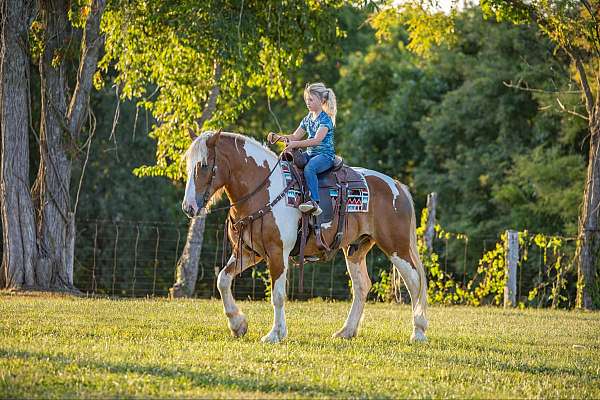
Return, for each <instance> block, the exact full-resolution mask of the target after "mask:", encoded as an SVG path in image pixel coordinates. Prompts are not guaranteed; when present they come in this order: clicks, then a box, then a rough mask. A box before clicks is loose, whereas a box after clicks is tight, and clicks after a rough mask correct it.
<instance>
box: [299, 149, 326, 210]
mask: <svg viewBox="0 0 600 400" xmlns="http://www.w3.org/2000/svg"><path fill="white" fill-rule="evenodd" d="M331 167H333V159H332V158H329V157H327V156H325V155H323V154H317V155H313V156H308V163H307V164H306V166H305V167H304V178H305V179H306V184H307V185H308V190H309V191H310V198H311V199H313V201H316V202H318V201H319V182H318V180H317V174H320V173H321V172H324V171H327V170H328V169H329V168H331Z"/></svg>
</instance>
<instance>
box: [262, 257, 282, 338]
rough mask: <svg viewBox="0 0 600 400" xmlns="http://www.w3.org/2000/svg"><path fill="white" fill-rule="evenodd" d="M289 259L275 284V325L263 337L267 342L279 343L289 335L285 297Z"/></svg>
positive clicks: (273, 298) (273, 299)
mask: <svg viewBox="0 0 600 400" xmlns="http://www.w3.org/2000/svg"><path fill="white" fill-rule="evenodd" d="M287 264H288V263H287V259H286V260H285V266H284V268H283V272H282V273H281V275H280V276H279V278H277V280H276V281H275V284H274V285H273V292H272V293H271V303H272V304H273V327H272V328H271V331H270V332H269V333H268V334H266V335H265V336H263V338H262V339H261V340H262V341H263V342H265V343H278V342H280V341H282V340H283V339H284V338H285V337H286V336H287V326H286V323H285V309H284V304H285V298H286V290H285V289H286V284H287V267H288V266H287Z"/></svg>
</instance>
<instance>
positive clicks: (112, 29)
mask: <svg viewBox="0 0 600 400" xmlns="http://www.w3.org/2000/svg"><path fill="white" fill-rule="evenodd" d="M338 5H339V2H338V1H333V0H332V1H326V2H313V1H300V0H298V1H290V2H287V3H281V2H276V1H265V2H250V3H248V2H243V1H236V0H232V1H227V2H203V3H198V2H196V1H184V2H165V1H149V2H147V1H134V2H129V1H115V2H113V3H112V4H111V7H109V8H108V9H107V10H106V12H105V16H104V18H103V30H104V31H105V32H106V37H107V39H106V54H105V57H104V58H103V60H102V62H101V65H102V66H103V68H104V70H105V71H106V70H107V68H108V66H109V65H110V64H111V62H112V63H114V64H113V65H114V67H115V68H116V70H117V72H118V75H117V77H116V82H117V84H118V85H119V87H120V94H121V96H122V97H124V98H128V99H131V98H136V99H140V101H139V103H138V105H139V106H141V107H144V108H146V109H147V110H149V111H151V112H152V115H153V116H154V117H155V118H156V120H157V124H156V125H154V126H153V129H152V132H151V136H152V137H153V138H154V139H155V140H156V141H157V150H156V165H154V166H150V167H147V166H146V167H142V168H138V169H136V171H135V172H136V174H138V175H140V176H148V175H151V176H154V175H164V176H167V177H169V178H171V179H179V178H181V177H183V174H184V171H183V168H182V165H181V163H180V157H181V154H182V153H183V151H184V150H185V149H186V148H187V146H188V145H189V138H188V136H187V129H188V128H190V127H193V121H194V119H197V118H199V117H200V115H201V114H202V112H203V110H204V107H205V103H206V102H207V99H208V95H209V92H210V90H211V89H212V88H213V87H214V86H215V85H217V86H218V87H219V90H220V92H219V96H218V99H217V107H216V110H215V112H214V115H213V116H212V118H211V119H210V121H209V122H208V123H207V124H206V125H205V127H204V128H206V127H215V126H224V125H226V124H231V123H232V122H234V121H235V119H236V118H237V117H238V116H239V115H240V114H241V113H242V112H243V111H245V110H248V109H249V107H250V106H251V105H252V104H253V93H254V91H257V90H265V91H266V93H267V95H268V96H279V97H284V96H290V95H291V92H290V90H289V89H290V81H289V78H288V76H289V74H290V72H291V71H294V70H295V69H296V68H297V67H298V66H299V65H300V63H301V60H302V57H303V56H304V54H306V52H307V51H309V50H310V49H311V47H312V46H314V45H319V46H322V47H323V48H333V47H334V46H332V45H333V44H335V41H336V27H337V24H336V18H335V14H334V12H335V10H336V9H337V7H338ZM217 64H218V65H219V66H220V67H221V70H222V75H221V76H220V78H219V79H218V80H217V79H216V78H217V77H215V71H216V69H215V65H217ZM201 128H202V127H201Z"/></svg>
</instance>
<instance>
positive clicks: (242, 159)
mask: <svg viewBox="0 0 600 400" xmlns="http://www.w3.org/2000/svg"><path fill="white" fill-rule="evenodd" d="M228 139H230V140H231V143H229V144H228V146H227V148H224V149H222V152H223V154H226V157H227V161H228V163H229V171H230V172H229V179H228V182H226V183H225V193H226V194H227V197H228V198H229V202H230V203H231V204H234V203H236V202H238V201H240V200H243V199H245V198H246V196H248V195H250V194H251V193H252V192H253V191H254V190H256V189H257V188H258V187H259V185H260V184H261V183H262V182H264V180H265V179H266V178H267V176H268V174H269V172H270V171H271V170H272V168H273V167H274V166H275V165H276V164H277V157H275V156H274V154H272V153H271V152H270V151H268V150H267V149H265V148H264V147H262V146H261V145H260V144H258V143H253V142H251V141H248V140H242V139H240V138H235V137H229V138H228ZM261 192H267V190H266V188H265V187H263V188H260V189H259V190H258V192H257V193H255V194H253V195H252V196H251V197H250V198H249V199H247V200H244V201H243V203H241V204H240V205H239V206H235V207H234V213H235V214H247V213H251V212H254V211H256V209H257V208H260V207H261V206H264V202H261V201H260V199H261V198H262V197H264V195H261ZM267 193H268V192H267ZM267 196H268V195H267ZM263 200H264V199H263Z"/></svg>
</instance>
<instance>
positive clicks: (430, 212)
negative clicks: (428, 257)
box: [423, 192, 437, 254]
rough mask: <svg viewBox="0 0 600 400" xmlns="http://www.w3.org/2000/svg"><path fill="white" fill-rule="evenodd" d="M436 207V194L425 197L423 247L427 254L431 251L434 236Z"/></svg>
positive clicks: (432, 193)
mask: <svg viewBox="0 0 600 400" xmlns="http://www.w3.org/2000/svg"><path fill="white" fill-rule="evenodd" d="M436 205H437V193H436V192H431V193H429V194H428V195H427V227H426V228H425V234H424V235H423V236H424V238H425V245H426V246H427V252H428V253H430V254H431V252H432V251H433V238H434V236H435V207H436Z"/></svg>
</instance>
